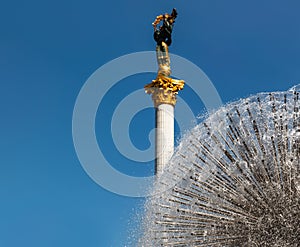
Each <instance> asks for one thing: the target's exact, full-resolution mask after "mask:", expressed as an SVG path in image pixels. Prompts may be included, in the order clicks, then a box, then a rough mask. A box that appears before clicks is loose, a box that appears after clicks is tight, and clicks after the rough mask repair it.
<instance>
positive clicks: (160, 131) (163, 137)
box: [155, 104, 174, 175]
mask: <svg viewBox="0 0 300 247" xmlns="http://www.w3.org/2000/svg"><path fill="white" fill-rule="evenodd" d="M155 151H156V154H155V157H156V159H155V169H156V171H155V172H156V174H157V175H160V174H161V173H162V171H163V169H164V167H165V166H166V165H167V164H168V162H169V160H170V158H171V157H172V155H173V152H174V106H173V105H170V104H160V105H158V107H157V108H156V150H155Z"/></svg>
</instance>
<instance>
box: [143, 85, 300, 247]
mask: <svg viewBox="0 0 300 247" xmlns="http://www.w3.org/2000/svg"><path fill="white" fill-rule="evenodd" d="M299 93H300V87H299V86H297V87H294V88H292V89H290V90H289V91H286V92H273V93H260V94H257V95H255V96H251V97H249V98H247V99H242V100H240V101H237V102H234V103H231V104H228V105H227V106H224V107H222V108H221V109H219V110H218V111H216V112H215V113H214V114H212V115H210V116H209V117H208V118H207V119H206V120H205V121H204V122H203V123H201V124H199V125H198V126H196V127H195V128H194V129H192V130H191V131H190V133H188V134H186V136H185V137H184V138H183V140H182V141H181V143H180V145H179V147H178V148H177V150H176V152H175V154H174V156H173V158H172V159H171V160H170V162H169V164H168V166H167V167H166V168H165V169H164V171H163V173H162V175H161V176H160V177H159V179H158V181H157V184H156V185H155V187H154V194H156V196H154V197H152V198H149V200H148V201H147V203H146V214H145V217H144V226H143V227H144V229H143V237H142V238H141V239H140V241H139V244H138V246H145V247H150V246H154V247H157V246H249V247H250V246H251V247H254V246H259V247H262V246H278V247H285V246H293V247H294V246H300V112H299V110H300V109H299V107H300V100H299ZM170 184H174V186H172V188H170V189H168V190H166V188H168V186H169V185H170Z"/></svg>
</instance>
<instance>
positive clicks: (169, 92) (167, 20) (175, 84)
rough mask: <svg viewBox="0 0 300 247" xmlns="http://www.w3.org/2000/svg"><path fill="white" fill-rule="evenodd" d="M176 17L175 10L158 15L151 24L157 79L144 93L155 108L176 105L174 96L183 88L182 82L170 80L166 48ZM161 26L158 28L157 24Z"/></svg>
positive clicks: (168, 44) (168, 58)
mask: <svg viewBox="0 0 300 247" xmlns="http://www.w3.org/2000/svg"><path fill="white" fill-rule="evenodd" d="M176 17H177V11H176V9H173V11H172V13H171V14H164V15H159V16H157V17H156V19H155V21H154V22H153V23H152V25H153V27H154V40H155V41H156V43H157V45H156V58H157V64H158V72H157V77H156V79H155V80H153V81H152V82H151V83H149V84H147V85H146V86H145V90H146V93H148V94H152V98H153V101H154V104H155V106H157V105H159V104H161V103H166V104H172V105H175V104H176V94H178V91H179V90H182V89H183V87H184V81H183V80H176V79H173V78H171V77H170V76H171V67H170V57H169V49H168V47H169V46H170V45H171V43H172V36H171V35H172V30H173V25H174V23H175V19H176ZM160 22H162V25H161V26H159V27H158V24H159V23H160Z"/></svg>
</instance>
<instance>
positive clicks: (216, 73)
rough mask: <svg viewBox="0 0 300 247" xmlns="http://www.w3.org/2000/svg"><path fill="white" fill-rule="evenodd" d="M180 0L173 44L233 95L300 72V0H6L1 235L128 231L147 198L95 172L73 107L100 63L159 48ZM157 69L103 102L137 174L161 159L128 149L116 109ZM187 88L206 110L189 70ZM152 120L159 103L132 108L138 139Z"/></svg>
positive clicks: (107, 238)
mask: <svg viewBox="0 0 300 247" xmlns="http://www.w3.org/2000/svg"><path fill="white" fill-rule="evenodd" d="M173 7H176V8H177V10H178V13H179V15H178V19H177V21H176V23H175V27H174V37H173V39H174V43H173V44H172V46H171V47H170V51H171V52H172V53H174V54H177V55H180V56H182V57H185V58H186V59H188V60H190V61H192V62H193V63H195V64H196V65H197V66H199V67H200V68H201V69H202V70H203V71H204V72H205V73H206V74H207V76H208V77H209V78H210V80H211V81H212V82H213V84H214V86H215V87H216V89H217V91H218V92H219V95H220V96H221V98H222V101H223V102H224V103H226V102H229V101H234V100H236V99H239V98H241V97H247V96H249V95H250V94H255V93H258V92H261V91H276V90H286V89H288V88H290V87H291V86H293V85H294V84H298V83H299V79H300V32H299V29H300V15H299V9H300V2H299V1H298V0H290V1H281V0H266V1H258V0H253V1H238V0H226V1H224V0H223V1H220V0H219V1H217V0H206V1H204V0H200V1H199V0H189V1H179V0H178V1H158V0H153V1H137V0H133V1H129V0H128V1H121V0H111V1H103V0H100V1H99V0H97V1H94V0H92V1H90V0H87V1H78V0H72V1H57V0H51V1H50V0H43V1H38V0H28V1H15V0H12V1H2V2H1V4H0V83H1V90H0V112H1V121H0V127H1V128H0V133H1V134H0V148H1V149H0V150H1V151H0V152H1V156H0V167H1V172H0V200H1V201H0V219H1V220H0V246H1V247H2V246H3V247H19V246H30V247H48V246H49V247H53V246H56V247H66V246H72V247H82V246H84V247H96V246H97V247H100V246H101V247H118V246H125V244H126V243H127V242H128V237H129V236H130V235H131V231H132V228H134V227H135V226H137V225H138V219H137V218H136V216H135V215H136V214H139V212H140V211H141V207H142V206H141V205H142V204H143V202H144V199H143V198H131V197H125V196H120V195H117V194H114V193H111V192H109V191H107V190H105V189H103V188H102V187H100V186H99V185H98V184H96V183H95V182H94V181H93V180H91V178H90V177H89V176H88V175H87V174H86V173H85V171H84V170H83V168H82V166H81V164H80V162H79V160H78V158H77V155H76V152H75V149H74V145H73V140H72V114H73V108H74V104H75V101H76V98H77V96H78V94H79V92H80V89H81V88H82V86H83V85H84V84H85V82H86V80H87V79H88V78H89V77H90V75H91V74H92V73H93V72H94V71H96V70H97V69H98V68H99V67H101V66H102V65H104V64H106V63H107V62H109V61H111V60H112V59H115V58H117V57H120V56H122V55H125V54H129V53H133V52H140V51H149V50H154V49H155V43H154V41H153V39H152V31H153V30H152V26H151V23H152V22H153V20H154V18H155V17H156V15H158V14H161V13H164V12H170V11H171V10H172V8H173ZM154 77H155V75H154V74H149V73H148V74H145V75H143V74H140V75H136V76H132V77H128V78H126V79H124V80H122V81H120V82H119V83H118V84H116V85H115V86H114V87H113V88H112V89H111V90H110V91H109V92H108V93H107V94H106V95H105V98H104V99H103V102H101V104H100V106H99V109H98V112H97V117H96V135H97V140H98V143H99V146H100V148H101V150H102V151H103V153H104V154H105V156H106V157H107V159H108V160H109V162H110V164H111V165H112V166H113V167H115V168H116V169H118V170H119V171H121V172H123V173H125V174H128V175H134V176H147V175H151V174H152V173H153V161H152V162H142V163H140V162H134V161H132V160H129V159H127V158H125V157H124V156H123V155H122V154H120V153H119V152H118V151H117V149H116V148H115V146H114V144H113V141H112V138H111V132H110V119H111V117H112V114H113V112H114V109H115V107H116V106H117V105H118V103H119V102H120V101H121V100H122V99H123V98H124V97H126V95H128V94H130V93H131V92H134V91H135V90H137V89H139V88H143V86H144V85H145V84H146V83H148V82H150V80H151V79H154ZM182 79H184V78H182ZM199 83H201V81H199ZM181 96H182V97H183V98H184V99H185V100H186V102H187V103H188V104H189V105H190V107H191V109H192V110H193V112H194V113H195V114H198V113H203V112H204V110H205V109H204V106H203V104H202V103H201V101H200V100H197V99H196V98H195V95H193V93H192V92H191V90H189V88H188V82H187V88H186V89H185V90H184V91H183V92H182V93H181ZM145 97H146V98H147V97H148V98H147V99H148V100H150V97H149V96H148V95H145ZM136 104H139V102H136ZM121 125H122V122H120V127H121ZM153 127H154V111H153V109H146V110H143V111H141V112H140V113H139V114H137V115H136V116H135V117H134V118H133V119H132V122H131V125H130V128H129V133H130V135H131V139H132V141H133V143H135V144H136V146H137V147H138V148H140V149H146V148H147V147H148V146H149V145H150V144H149V141H148V133H149V131H150V130H151V129H152V128H153ZM176 133H177V136H178V135H179V131H178V129H177V131H176ZM99 165H100V166H101V164H99ZM129 242H130V241H129Z"/></svg>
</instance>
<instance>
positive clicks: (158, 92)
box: [145, 74, 184, 107]
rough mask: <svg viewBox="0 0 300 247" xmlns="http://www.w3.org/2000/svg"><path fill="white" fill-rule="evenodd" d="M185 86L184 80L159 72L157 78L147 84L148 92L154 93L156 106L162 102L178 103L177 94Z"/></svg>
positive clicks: (146, 89) (153, 97)
mask: <svg viewBox="0 0 300 247" xmlns="http://www.w3.org/2000/svg"><path fill="white" fill-rule="evenodd" d="M183 87H184V81H183V80H176V79H172V78H170V77H167V76H164V75H162V74H158V75H157V78H156V79H155V80H153V81H152V82H151V83H149V84H147V85H146V86H145V91H146V93H147V94H151V95H152V99H153V102H154V106H155V107H157V106H158V105H160V104H170V105H174V106H175V104H176V94H178V91H179V90H182V89H183Z"/></svg>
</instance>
